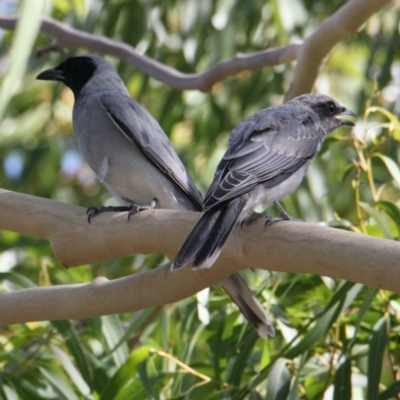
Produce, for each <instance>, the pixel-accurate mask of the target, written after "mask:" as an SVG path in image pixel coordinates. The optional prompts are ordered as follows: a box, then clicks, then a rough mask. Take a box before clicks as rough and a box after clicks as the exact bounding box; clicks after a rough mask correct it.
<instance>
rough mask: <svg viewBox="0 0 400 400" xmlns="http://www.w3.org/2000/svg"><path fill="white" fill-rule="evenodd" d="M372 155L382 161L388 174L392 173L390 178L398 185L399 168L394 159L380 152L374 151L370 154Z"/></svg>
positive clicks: (399, 183) (399, 179)
mask: <svg viewBox="0 0 400 400" xmlns="http://www.w3.org/2000/svg"><path fill="white" fill-rule="evenodd" d="M372 157H377V158H380V159H381V160H382V161H383V162H384V164H385V166H386V168H387V169H388V171H389V173H390V175H392V178H393V179H394V180H395V181H396V183H397V185H398V186H399V187H400V168H399V166H398V165H397V163H396V162H395V161H394V160H392V159H391V158H390V157H388V156H385V155H383V154H380V153H374V154H373V155H372ZM372 157H371V158H372Z"/></svg>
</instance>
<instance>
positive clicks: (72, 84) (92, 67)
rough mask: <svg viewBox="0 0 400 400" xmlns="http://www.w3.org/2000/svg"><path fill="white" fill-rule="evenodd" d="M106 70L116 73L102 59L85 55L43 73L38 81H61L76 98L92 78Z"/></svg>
mask: <svg viewBox="0 0 400 400" xmlns="http://www.w3.org/2000/svg"><path fill="white" fill-rule="evenodd" d="M104 69H112V70H113V71H115V70H114V68H113V67H112V66H111V64H109V63H108V62H107V61H106V60H104V59H103V58H102V57H100V56H97V55H95V54H83V55H77V56H72V57H69V58H67V59H66V60H64V61H63V62H62V63H61V64H60V65H58V66H57V67H55V68H51V69H47V70H45V71H43V72H41V73H40V74H39V75H38V76H37V77H36V79H39V80H43V81H60V82H62V83H64V84H65V85H66V86H68V87H69V88H70V89H71V90H72V91H73V92H74V95H75V98H76V97H77V96H78V95H79V93H80V92H81V90H82V88H83V87H84V86H85V85H86V84H87V83H88V82H89V81H90V80H91V79H92V77H93V76H94V75H96V74H98V73H99V72H100V71H102V70H104Z"/></svg>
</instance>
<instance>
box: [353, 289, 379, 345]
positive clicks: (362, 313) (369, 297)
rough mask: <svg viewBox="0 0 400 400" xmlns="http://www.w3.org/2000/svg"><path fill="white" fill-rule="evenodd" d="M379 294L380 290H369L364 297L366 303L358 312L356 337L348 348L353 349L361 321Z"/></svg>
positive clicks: (354, 336)
mask: <svg viewBox="0 0 400 400" xmlns="http://www.w3.org/2000/svg"><path fill="white" fill-rule="evenodd" d="M377 293H378V289H376V288H368V291H367V294H366V295H365V296H364V301H363V303H362V305H361V307H360V308H359V310H358V313H357V319H356V322H355V324H354V327H355V329H356V330H355V332H354V335H353V337H352V339H351V340H350V342H349V344H348V348H349V349H350V348H352V347H353V345H354V344H355V342H356V340H357V335H358V331H359V329H360V325H361V321H362V320H363V318H364V316H365V314H366V312H367V311H369V309H370V307H371V304H372V302H373V301H374V299H375V297H376V295H377Z"/></svg>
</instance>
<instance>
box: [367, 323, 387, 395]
mask: <svg viewBox="0 0 400 400" xmlns="http://www.w3.org/2000/svg"><path fill="white" fill-rule="evenodd" d="M387 329H388V327H387V319H386V316H383V317H382V318H381V319H380V320H379V321H378V322H377V323H376V324H375V326H374V328H373V329H372V334H371V337H370V339H369V353H368V373H367V376H368V387H367V400H376V399H377V398H378V396H379V382H380V378H381V372H382V362H383V354H384V352H385V348H386V343H387V340H388V335H387Z"/></svg>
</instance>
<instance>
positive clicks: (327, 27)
mask: <svg viewBox="0 0 400 400" xmlns="http://www.w3.org/2000/svg"><path fill="white" fill-rule="evenodd" d="M389 2H390V0H351V1H349V2H348V3H346V4H345V5H344V6H343V7H342V8H340V9H339V10H338V11H337V12H336V13H335V14H333V15H332V16H331V17H330V18H328V19H326V20H325V21H324V22H323V23H322V24H321V26H320V27H318V28H317V29H316V30H315V31H314V33H313V34H312V35H311V36H309V37H308V38H307V39H306V40H305V41H304V43H302V44H291V45H288V46H284V47H280V48H274V49H267V50H264V51H260V52H257V53H253V54H247V55H244V54H237V55H236V56H235V57H234V58H232V59H228V60H223V61H220V62H219V63H217V64H215V65H214V66H212V67H211V68H210V69H209V70H208V71H205V72H203V73H198V74H184V73H181V72H179V71H177V70H175V69H174V68H171V67H168V66H165V65H163V64H161V63H159V62H157V61H155V60H153V59H151V58H149V57H147V56H144V55H140V54H139V53H138V52H137V51H136V50H135V49H134V48H133V47H131V46H129V45H127V44H124V43H121V42H118V41H116V40H112V39H108V38H105V37H103V36H99V35H94V34H90V33H87V32H82V31H79V30H77V29H74V28H71V27H70V26H68V25H66V24H64V23H62V22H59V21H56V20H54V19H51V18H43V20H42V26H41V31H42V32H45V33H47V34H48V35H50V36H52V37H54V38H55V39H56V41H57V45H58V46H59V47H60V48H63V47H85V48H87V49H89V50H91V51H97V52H100V53H103V54H109V55H112V56H114V57H116V58H118V59H120V60H122V61H124V62H125V63H127V64H128V65H131V66H133V67H135V68H136V69H138V70H139V71H141V72H143V73H145V74H148V75H150V76H152V77H153V78H155V79H158V80H159V81H161V82H164V83H165V84H167V85H169V86H171V87H173V88H175V89H180V90H184V89H199V90H202V91H206V90H209V89H210V88H211V87H212V86H213V84H215V83H216V82H218V81H220V80H222V79H225V78H227V77H229V76H232V75H235V74H238V73H239V72H241V71H244V70H250V71H255V70H258V69H261V68H264V67H267V66H273V65H279V64H284V63H288V62H291V61H294V60H295V59H297V60H298V63H297V67H296V70H295V73H294V79H293V83H292V86H291V88H290V90H289V92H288V94H287V95H286V100H289V99H290V98H292V97H294V96H297V95H299V94H302V93H307V92H310V91H311V90H312V87H313V85H314V82H315V80H316V78H317V75H318V71H319V69H320V67H321V65H322V63H323V61H324V58H325V57H326V56H327V54H328V53H329V52H330V50H331V49H332V47H333V46H334V45H335V44H336V43H338V42H339V41H340V40H343V39H344V38H345V37H347V36H350V35H352V34H354V33H355V32H357V30H359V29H360V27H361V26H362V25H363V24H364V23H365V22H366V21H367V19H368V18H369V17H370V16H371V15H373V14H374V13H376V12H378V11H379V9H380V8H382V7H383V6H384V5H386V4H388V3H389ZM16 20H17V19H16V18H15V17H7V16H1V15H0V27H1V28H4V29H14V28H15V25H16Z"/></svg>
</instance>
